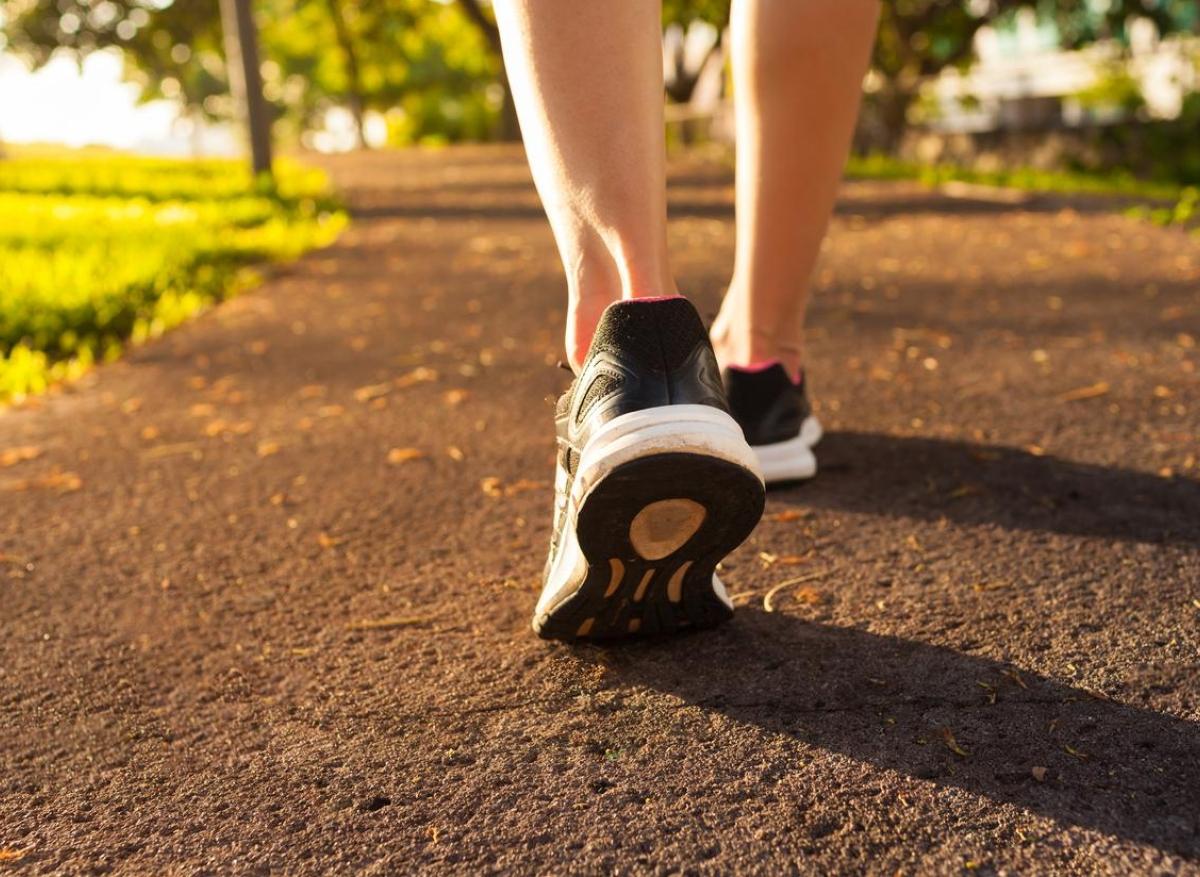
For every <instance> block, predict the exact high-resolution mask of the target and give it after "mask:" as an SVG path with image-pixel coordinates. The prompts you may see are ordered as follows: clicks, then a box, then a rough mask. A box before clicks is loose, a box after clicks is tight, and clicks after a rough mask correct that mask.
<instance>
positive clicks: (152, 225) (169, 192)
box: [0, 151, 345, 402]
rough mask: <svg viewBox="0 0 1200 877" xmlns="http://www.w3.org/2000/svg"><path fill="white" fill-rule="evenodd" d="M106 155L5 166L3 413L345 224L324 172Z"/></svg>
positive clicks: (0, 232) (1, 193) (0, 234)
mask: <svg viewBox="0 0 1200 877" xmlns="http://www.w3.org/2000/svg"><path fill="white" fill-rule="evenodd" d="M277 177H278V181H277V186H276V188H275V189H274V190H271V191H268V190H266V189H263V188H262V187H260V186H256V185H255V183H254V181H253V179H252V178H251V176H250V174H249V172H248V171H247V170H246V169H245V168H244V167H243V165H242V163H240V162H231V161H181V160H166V159H147V158H135V157H129V156H119V155H113V154H111V153H103V152H87V151H84V152H80V153H56V154H49V155H36V154H28V155H21V154H18V155H17V156H15V157H12V158H7V159H0V402H4V401H6V400H12V399H15V398H21V397H23V396H26V395H29V394H33V393H39V392H42V391H44V390H45V389H46V388H47V387H49V386H51V385H53V384H57V383H60V382H62V381H65V380H69V379H71V378H74V377H76V376H78V375H79V374H82V373H83V372H84V371H86V370H87V369H88V367H90V366H91V364H92V363H94V362H96V361H100V360H108V359H112V358H114V357H116V356H117V355H119V354H120V352H121V350H122V348H123V347H124V346H125V345H126V344H129V343H137V342H139V341H142V340H144V339H146V338H149V337H152V336H155V335H158V334H160V333H162V332H163V331H165V330H167V329H169V328H171V327H172V326H175V325H178V324H179V323H181V322H183V321H184V320H186V319H188V318H189V317H191V316H193V315H195V314H197V313H198V312H200V311H201V310H203V309H205V308H206V307H208V306H209V305H211V304H212V303H213V302H216V301H219V300H221V299H223V298H227V297H228V296H230V295H232V294H234V293H235V292H237V291H239V290H242V289H244V288H246V287H247V286H249V285H251V284H252V283H253V282H254V280H255V274H254V272H253V269H252V268H250V267H249V266H251V265H253V264H254V263H259V262H264V261H268V260H276V259H288V258H294V257H295V256H297V255H299V254H300V253H302V252H304V251H305V250H307V249H309V248H311V247H314V246H322V245H324V244H327V243H329V242H331V241H332V240H333V239H334V237H336V235H337V233H338V231H339V230H340V229H341V228H342V226H343V225H344V224H345V215H344V214H343V213H341V212H340V211H339V210H338V208H337V205H336V203H335V202H334V201H333V200H332V197H331V195H330V191H329V187H328V181H327V180H326V178H325V176H324V174H322V173H321V172H319V171H314V170H311V169H306V168H303V167H301V166H300V165H297V164H295V163H291V162H286V161H285V162H281V163H280V167H279V171H278V174H277Z"/></svg>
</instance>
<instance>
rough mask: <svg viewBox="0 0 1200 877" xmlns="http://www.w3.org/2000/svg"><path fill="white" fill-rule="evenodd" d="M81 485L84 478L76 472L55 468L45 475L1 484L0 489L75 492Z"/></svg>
mask: <svg viewBox="0 0 1200 877" xmlns="http://www.w3.org/2000/svg"><path fill="white" fill-rule="evenodd" d="M81 487H83V479H82V478H80V477H79V476H78V475H76V474H75V473H74V472H64V471H63V470H61V469H54V470H52V471H50V472H47V473H46V474H44V475H36V476H34V477H32V478H20V479H17V480H15V481H7V482H5V483H3V484H0V490H7V491H12V492H14V493H17V492H22V491H26V490H56V491H58V492H59V493H74V492H75V491H76V490H79V488H81Z"/></svg>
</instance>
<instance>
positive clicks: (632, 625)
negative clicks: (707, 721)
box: [533, 406, 766, 640]
mask: <svg viewBox="0 0 1200 877" xmlns="http://www.w3.org/2000/svg"><path fill="white" fill-rule="evenodd" d="M673 407H675V408H685V407H689V408H690V407H695V406H673ZM663 411H664V414H663V415H662V416H663V417H665V418H668V420H667V421H666V422H667V423H669V422H670V419H671V418H673V417H674V416H678V415H677V412H673V411H670V410H669V409H663ZM709 411H710V412H713V413H715V414H719V415H721V416H722V417H726V416H725V415H723V414H721V412H716V411H715V409H709ZM639 414H641V415H643V418H644V420H643V423H646V422H648V421H650V417H647V416H646V415H647V414H648V413H647V412H639ZM705 419H706V421H708V423H706V424H697V426H706V427H707V429H706V430H703V431H702V430H697V432H695V433H692V434H689V433H688V432H687V431H686V430H679V429H677V430H676V431H675V435H674V442H673V443H674V444H676V445H680V446H683V447H684V448H687V446H688V445H689V444H691V445H697V444H699V445H700V446H701V447H702V448H703V451H700V450H698V449H696V448H694V447H693V448H687V449H685V450H661V449H657V450H652V451H649V452H645V453H631V450H632V451H637V450H638V449H639V448H638V445H639V441H640V443H641V445H642V447H641V450H647V448H648V447H660V446H662V445H663V444H664V442H663V441H662V440H661V439H662V438H663V436H662V434H661V430H659V432H660V435H659V436H658V437H657V438H658V440H650V439H647V438H646V436H647V435H648V434H649V433H653V432H654V425H653V423H652V422H651V428H650V429H649V430H646V429H643V430H640V431H635V432H634V433H632V434H627V435H624V436H620V437H619V438H618V439H617V440H616V441H610V442H609V443H608V447H607V449H605V450H606V453H605V454H603V455H599V456H596V455H594V458H593V461H592V462H593V465H594V466H595V467H596V468H597V469H599V470H601V471H602V477H599V478H598V479H597V478H593V479H592V483H591V484H587V480H586V478H585V477H584V476H585V475H586V473H585V472H584V470H583V467H582V465H581V468H580V471H579V473H578V474H577V476H576V482H577V483H584V484H585V485H586V486H587V488H588V489H587V492H586V494H585V495H584V497H583V498H582V499H581V500H579V505H578V507H577V509H578V510H577V511H576V512H575V513H574V524H575V526H574V530H573V531H572V532H571V533H568V534H565V535H566V536H567V537H568V538H567V542H566V543H565V544H564V546H563V549H562V556H561V557H560V558H558V563H557V564H556V569H559V570H565V571H566V572H565V573H564V574H563V575H564V577H565V579H566V581H567V584H566V586H562V587H557V588H553V591H557V592H558V593H562V592H565V593H566V596H565V597H557V596H555V597H553V598H552V599H550V600H549V601H545V598H543V601H544V602H546V603H547V605H543V604H542V602H540V603H539V611H537V612H536V613H535V617H534V623H533V628H534V630H535V631H536V632H537V633H538V635H540V636H542V637H544V638H546V639H563V640H574V639H615V638H623V637H630V636H653V635H660V634H669V633H675V632H677V631H680V630H684V629H700V628H709V627H714V626H716V625H718V624H721V623H722V622H724V621H727V620H729V619H730V618H731V617H732V616H733V606H732V604H731V603H730V602H729V598H728V597H727V596H726V594H725V590H724V587H723V586H722V585H721V583H720V580H719V579H718V578H717V577H716V575H715V570H716V566H717V564H718V563H719V562H720V561H721V560H722V558H724V557H725V556H726V555H728V554H729V553H730V552H731V551H733V549H735V548H736V547H737V546H738V545H740V544H741V543H742V542H743V541H745V539H746V537H747V536H749V535H750V533H751V532H752V531H753V530H754V527H755V525H756V524H757V523H758V520H759V518H761V517H762V512H763V506H764V503H765V496H766V494H765V489H764V487H763V482H762V478H761V477H760V475H759V474H758V472H757V471H756V469H755V468H754V463H753V454H752V453H751V452H750V449H749V446H748V445H746V444H745V441H744V439H741V438H740V430H738V431H737V432H736V433H735V432H733V431H732V430H736V429H737V427H736V423H734V422H733V421H732V419H729V424H730V425H731V426H732V429H728V428H727V427H726V426H725V424H722V423H719V422H717V421H716V419H715V418H712V417H709V416H708V415H706V416H705ZM614 423H615V421H614ZM722 430H724V434H722ZM639 436H640V438H639ZM739 444H740V447H739V446H738V445H739ZM718 450H719V451H721V452H722V455H718V454H717V453H713V451H718ZM614 453H615V454H617V455H619V456H620V458H621V459H620V461H619V462H616V463H615V465H611V466H605V465H604V463H605V462H607V460H606V458H607V459H609V460H610V459H611V458H612V456H613V455H614ZM585 458H586V452H585ZM581 459H584V458H581ZM574 503H575V500H574V499H572V505H574ZM571 514H572V510H570V509H569V510H568V519H567V526H570V521H571V520H572V518H571V517H570V516H571ZM551 590H552V586H551V585H547V591H551Z"/></svg>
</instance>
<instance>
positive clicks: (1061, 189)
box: [846, 155, 1200, 225]
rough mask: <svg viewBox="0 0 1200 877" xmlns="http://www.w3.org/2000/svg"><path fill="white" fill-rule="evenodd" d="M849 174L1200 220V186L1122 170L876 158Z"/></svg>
mask: <svg viewBox="0 0 1200 877" xmlns="http://www.w3.org/2000/svg"><path fill="white" fill-rule="evenodd" d="M846 176H847V177H848V178H849V179H859V180H918V181H920V182H922V183H924V184H925V185H929V186H938V185H942V184H944V183H949V182H962V183H974V184H977V185H985V186H1001V187H1005V188H1011V189H1021V190H1025V191H1031V192H1054V193H1058V194H1069V195H1109V196H1119V197H1122V198H1127V199H1132V200H1136V201H1142V202H1144V203H1143V204H1138V205H1134V206H1132V207H1129V208H1128V209H1127V211H1126V212H1127V213H1129V214H1130V215H1133V216H1137V217H1139V218H1144V219H1149V220H1151V221H1153V222H1156V223H1158V224H1160V225H1172V224H1181V225H1182V224H1187V223H1190V222H1192V221H1193V220H1194V219H1195V218H1196V217H1197V216H1200V203H1198V202H1200V189H1197V188H1196V187H1195V186H1183V185H1177V184H1172V183H1161V182H1153V181H1148V180H1143V179H1139V178H1137V177H1135V176H1133V175H1132V174H1128V173H1124V172H1119V171H1113V172H1108V173H1099V172H1091V171H1043V170H1035V169H1033V168H1012V169H1008V170H991V171H985V170H975V169H972V168H967V167H962V166H959V165H952V164H936V165H926V164H918V163H916V162H908V161H900V160H899V159H895V158H890V157H888V156H884V155H871V156H854V157H852V158H851V159H850V161H849V163H848V164H847V166H846Z"/></svg>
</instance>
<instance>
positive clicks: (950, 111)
mask: <svg viewBox="0 0 1200 877" xmlns="http://www.w3.org/2000/svg"><path fill="white" fill-rule="evenodd" d="M253 3H254V10H255V14H256V19H257V22H258V26H259V29H260V39H261V46H262V56H263V63H262V73H263V80H264V91H265V95H266V98H267V100H268V102H269V104H270V106H271V109H272V114H273V117H274V127H275V133H276V136H277V137H278V138H281V139H282V140H284V141H285V142H300V143H303V144H305V145H309V146H314V145H315V146H318V147H321V148H341V147H345V146H355V145H357V146H364V145H383V144H390V145H401V144H406V143H421V142H425V143H428V142H451V141H477V140H505V139H513V138H515V137H516V136H517V134H518V130H517V125H516V119H515V115H514V113H513V111H512V105H511V101H510V100H509V96H508V88H507V83H506V81H505V78H504V71H503V63H502V57H501V46H500V41H499V36H498V34H497V31H496V27H495V23H494V19H493V17H492V12H491V8H490V0H253ZM1197 6H1198V4H1197V3H1196V2H1195V0H1056V2H1051V0H888V2H885V3H884V4H883V14H882V21H881V25H880V32H879V39H878V42H877V45H876V49H875V53H874V58H873V63H872V69H871V72H870V75H869V76H868V78H867V82H866V85H867V97H866V102H865V109H864V114H863V121H862V125H861V130H860V136H859V138H858V141H857V145H858V148H859V149H860V150H862V151H877V152H878V151H882V152H887V153H904V152H905V151H908V152H912V151H913V150H914V149H915V148H917V147H916V146H914V144H918V145H920V144H925V147H927V146H928V144H929V143H931V142H933V141H932V139H931V138H933V137H934V135H936V137H940V138H941V140H942V142H943V146H942V147H939V149H941V150H942V152H943V153H944V152H945V151H946V150H948V149H949V150H950V151H951V152H953V148H952V147H953V143H954V142H956V141H955V140H954V138H958V140H960V141H961V140H962V139H963V138H964V137H972V138H975V139H977V140H978V139H979V138H980V137H982V138H984V140H986V138H987V137H988V136H991V134H992V133H993V132H995V131H1001V130H1002V131H1029V130H1033V129H1037V130H1038V131H1040V132H1041V134H1045V133H1046V132H1047V131H1050V130H1056V131H1059V132H1061V131H1063V130H1066V129H1069V128H1072V127H1073V128H1076V129H1082V128H1088V129H1089V130H1091V129H1098V128H1104V129H1105V133H1104V134H1103V136H1101V135H1099V134H1096V135H1095V137H1093V141H1092V142H1090V143H1089V145H1088V146H1087V149H1083V148H1082V147H1081V150H1082V152H1081V154H1082V153H1086V152H1087V151H1088V149H1090V150H1091V151H1092V152H1093V153H1095V152H1097V150H1099V151H1103V150H1104V149H1108V148H1115V147H1113V143H1115V142H1118V141H1120V140H1121V137H1125V138H1126V139H1127V140H1128V139H1129V137H1130V136H1131V135H1128V133H1127V132H1126V134H1115V133H1114V132H1115V131H1116V129H1117V128H1119V127H1121V126H1122V125H1123V126H1124V127H1125V128H1128V127H1129V126H1130V125H1140V126H1144V124H1145V123H1148V122H1152V121H1155V120H1158V121H1162V122H1169V121H1171V119H1172V118H1174V119H1176V120H1177V121H1176V122H1174V123H1173V124H1175V126H1176V127H1181V128H1184V129H1186V127H1187V124H1188V120H1189V119H1190V120H1191V122H1192V123H1200V99H1197V97H1196V93H1197V87H1198V86H1197V82H1198V81H1200V73H1197V60H1196V57H1197V52H1198V49H1197V47H1198V46H1200V12H1198V11H1197ZM663 13H664V29H665V33H664V70H665V71H666V75H667V98H668V101H669V102H670V103H671V104H672V105H673V106H674V107H675V108H676V115H675V118H680V119H686V120H695V119H703V120H711V122H712V124H711V125H710V126H708V127H707V128H706V129H705V130H706V131H708V132H709V133H711V134H712V135H713V136H717V137H720V136H721V133H722V126H721V120H722V114H723V113H724V112H725V109H726V108H727V106H728V98H729V94H728V92H729V84H728V77H727V75H726V74H725V67H724V58H725V55H724V53H725V47H726V44H727V42H728V40H727V39H726V37H725V31H726V29H727V26H728V21H729V3H728V0H665V2H664V10H663ZM3 34H4V38H5V39H6V41H7V48H8V51H10V52H13V53H15V54H17V55H18V56H19V57H22V58H24V59H26V60H27V61H28V62H30V63H32V64H35V65H37V64H42V63H45V62H46V61H47V60H48V59H49V58H50V57H51V56H52V55H53V54H54V53H56V52H58V53H67V54H69V55H73V56H75V57H83V56H85V55H87V54H88V53H90V52H95V51H98V50H105V49H117V50H119V51H120V52H121V53H122V55H123V57H124V59H125V64H126V69H127V74H128V76H129V78H130V79H132V80H134V81H136V82H137V83H139V84H140V86H141V88H142V94H143V97H144V98H145V99H147V100H150V99H155V98H167V99H170V100H173V101H177V102H178V103H179V105H180V107H181V109H182V112H183V113H184V114H185V115H186V116H188V117H191V118H193V119H196V120H208V121H214V120H223V119H228V118H229V116H230V114H231V112H232V110H233V107H232V103H231V101H230V98H229V97H228V88H227V84H226V72H225V62H224V53H223V50H222V41H221V30H220V17H219V14H218V4H217V3H216V2H215V0H9V2H8V4H7V5H6V7H5V12H4V19H3ZM1139 34H1140V35H1141V36H1140V37H1139ZM1169 39H1173V40H1174V42H1171V43H1169V44H1168V40H1169ZM1139 40H1140V44H1139ZM1139 45H1140V48H1139ZM1164 47H1167V48H1164ZM1168 55H1170V58H1168V57H1167V56H1168ZM1139 59H1140V60H1139ZM1147 59H1149V60H1147ZM1168 64H1169V65H1174V66H1173V67H1171V71H1168V72H1167V73H1163V72H1162V71H1163V69H1165V68H1164V65H1168ZM1155 76H1157V77H1158V79H1159V80H1164V81H1165V80H1166V79H1170V80H1171V81H1172V82H1173V83H1174V85H1173V86H1170V87H1173V88H1174V89H1175V91H1174V92H1172V94H1174V95H1175V96H1170V95H1168V96H1167V97H1165V98H1163V97H1161V96H1160V97H1159V98H1157V103H1156V102H1155V101H1152V100H1149V99H1147V96H1146V95H1145V94H1144V90H1145V87H1146V82H1147V81H1149V80H1148V77H1149V79H1154V77H1155ZM1164 78H1165V79H1164ZM1159 90H1160V91H1162V90H1163V89H1161V88H1160V89H1159ZM1167 90H1168V91H1169V90H1170V89H1169V88H1167ZM1164 107H1166V108H1165V109H1164ZM338 119H341V120H342V125H343V128H344V129H345V131H346V132H348V137H349V139H347V137H345V136H344V137H342V138H341V139H340V140H339V139H336V138H331V137H329V136H327V134H328V131H329V130H331V129H332V128H334V127H336V126H335V125H334V122H336V121H337V120H338ZM1178 120H1183V121H1178ZM705 124H706V125H707V121H706V122H705ZM1169 127H1170V125H1166V126H1164V125H1158V126H1157V128H1158V129H1163V130H1165V128H1169ZM689 130H690V131H691V132H692V133H694V132H695V131H696V130H698V129H697V127H696V126H694V125H693V127H692V128H690V129H689ZM1193 131H1194V128H1193ZM917 135H921V136H917ZM925 135H929V136H925ZM1089 136H1091V135H1089ZM1179 136H1183V135H1179ZM1142 137H1143V135H1142V134H1138V135H1136V136H1135V137H1133V140H1132V141H1130V142H1131V143H1132V144H1133V145H1127V146H1126V147H1123V148H1126V149H1128V150H1135V151H1136V149H1141V148H1142V146H1143V145H1144V144H1143V143H1142V140H1140V139H1138V138H1142ZM922 138H923V139H922ZM1156 138H1157V139H1156ZM1172 138H1174V139H1172ZM1159 141H1162V143H1164V144H1165V145H1164V146H1162V147H1161V148H1162V149H1164V150H1176V149H1177V147H1178V144H1179V142H1180V141H1179V139H1178V137H1176V136H1175V135H1170V134H1162V132H1161V130H1160V131H1158V133H1155V134H1154V135H1153V136H1152V137H1150V139H1149V140H1147V141H1146V143H1149V144H1150V145H1149V146H1147V147H1146V148H1152V147H1154V144H1155V143H1158V142H1159ZM947 144H949V145H947ZM925 147H923V148H925ZM1184 151H1185V152H1188V153H1189V154H1190V153H1194V151H1195V149H1194V145H1193V148H1192V149H1190V150H1189V149H1185V150H1184ZM1190 160H1191V161H1193V163H1195V164H1196V165H1197V167H1196V168H1195V173H1196V175H1197V177H1200V158H1191V159H1190Z"/></svg>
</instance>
